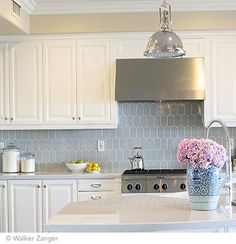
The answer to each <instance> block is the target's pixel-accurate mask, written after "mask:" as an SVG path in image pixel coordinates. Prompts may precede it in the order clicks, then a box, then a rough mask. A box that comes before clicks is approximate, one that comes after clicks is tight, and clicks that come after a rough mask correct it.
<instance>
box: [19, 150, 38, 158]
mask: <svg viewBox="0 0 236 244" xmlns="http://www.w3.org/2000/svg"><path fill="white" fill-rule="evenodd" d="M21 158H22V159H34V158H35V154H34V153H32V152H25V153H23V154H22V156H21Z"/></svg>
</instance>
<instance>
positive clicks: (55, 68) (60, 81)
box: [43, 40, 76, 124]
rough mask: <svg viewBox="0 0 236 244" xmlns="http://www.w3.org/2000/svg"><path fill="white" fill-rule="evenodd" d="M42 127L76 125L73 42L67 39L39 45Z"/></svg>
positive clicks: (74, 48)
mask: <svg viewBox="0 0 236 244" xmlns="http://www.w3.org/2000/svg"><path fill="white" fill-rule="evenodd" d="M43 63H44V72H43V77H44V98H45V100H44V102H45V107H44V109H45V113H44V115H45V123H46V124H75V123H76V43H75V41H71V40H55V41H45V42H44V43H43Z"/></svg>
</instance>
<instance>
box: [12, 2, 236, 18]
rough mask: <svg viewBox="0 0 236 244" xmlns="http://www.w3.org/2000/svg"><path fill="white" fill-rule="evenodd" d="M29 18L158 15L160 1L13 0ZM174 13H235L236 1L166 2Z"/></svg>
mask: <svg viewBox="0 0 236 244" xmlns="http://www.w3.org/2000/svg"><path fill="white" fill-rule="evenodd" d="M14 1H15V2H17V3H19V5H20V6H21V7H22V8H23V9H24V10H25V11H26V12H27V13H28V14H30V15H37V14H69V13H122V12H157V11H158V7H159V5H160V2H161V0H14ZM167 2H168V3H170V4H171V7H172V10H173V11H214V10H220V11H222V10H236V1H235V0H167Z"/></svg>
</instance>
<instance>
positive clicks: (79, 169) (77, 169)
mask: <svg viewBox="0 0 236 244" xmlns="http://www.w3.org/2000/svg"><path fill="white" fill-rule="evenodd" d="M66 166H67V168H68V169H69V170H70V171H72V172H73V173H83V172H84V171H85V170H86V169H87V163H82V164H69V163H66Z"/></svg>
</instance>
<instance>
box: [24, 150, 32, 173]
mask: <svg viewBox="0 0 236 244" xmlns="http://www.w3.org/2000/svg"><path fill="white" fill-rule="evenodd" d="M21 172H23V173H33V172H35V154H34V153H31V152H26V153H23V154H22V155H21Z"/></svg>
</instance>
